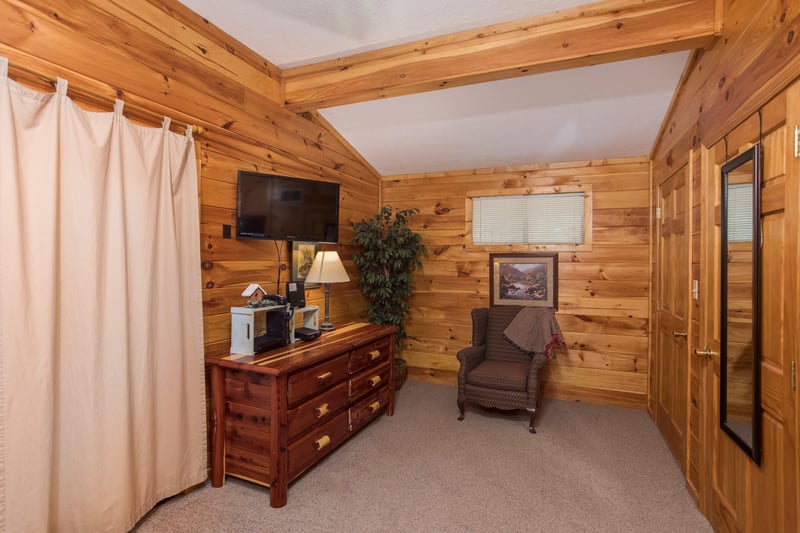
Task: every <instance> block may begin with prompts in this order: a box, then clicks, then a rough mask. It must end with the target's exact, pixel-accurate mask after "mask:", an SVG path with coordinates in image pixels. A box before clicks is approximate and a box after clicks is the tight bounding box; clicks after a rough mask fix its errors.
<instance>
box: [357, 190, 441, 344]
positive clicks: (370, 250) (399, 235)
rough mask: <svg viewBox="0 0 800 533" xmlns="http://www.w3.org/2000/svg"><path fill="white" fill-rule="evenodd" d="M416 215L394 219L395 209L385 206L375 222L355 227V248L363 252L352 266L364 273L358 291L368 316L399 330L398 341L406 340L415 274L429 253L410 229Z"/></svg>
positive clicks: (403, 214) (404, 213)
mask: <svg viewBox="0 0 800 533" xmlns="http://www.w3.org/2000/svg"><path fill="white" fill-rule="evenodd" d="M417 213H419V209H416V208H414V209H403V210H400V211H397V212H396V213H394V216H392V207H391V206H384V207H382V208H381V210H380V212H379V213H377V214H376V215H375V216H374V217H373V218H372V219H370V220H362V221H361V222H356V223H354V224H353V230H354V231H355V236H354V237H353V244H355V245H356V246H358V247H359V248H360V252H359V253H356V254H354V255H353V263H355V265H356V267H358V270H359V271H360V273H361V276H360V277H359V282H358V284H359V288H360V289H361V292H362V293H363V294H364V296H365V297H366V298H367V300H368V301H369V305H368V307H367V314H368V315H369V319H370V321H372V322H374V323H377V324H392V325H395V326H398V327H399V328H400V331H399V335H398V336H397V339H400V338H401V337H405V336H406V331H405V327H404V319H405V317H406V316H408V315H409V314H410V313H411V307H410V306H409V305H408V302H407V300H408V297H409V296H411V293H412V291H413V282H414V275H413V273H414V270H415V269H416V268H417V267H421V266H422V259H421V256H423V255H427V253H428V249H427V248H426V247H425V245H424V244H423V242H422V236H421V235H420V234H418V233H414V232H413V231H412V230H411V229H410V228H409V227H408V219H409V218H410V217H411V216H413V215H415V214H417Z"/></svg>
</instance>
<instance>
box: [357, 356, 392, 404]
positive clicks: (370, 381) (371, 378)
mask: <svg viewBox="0 0 800 533" xmlns="http://www.w3.org/2000/svg"><path fill="white" fill-rule="evenodd" d="M387 383H389V363H388V362H385V363H382V364H380V365H379V366H376V367H374V368H373V367H370V368H367V369H366V370H363V371H362V372H361V373H359V374H358V375H356V376H353V377H352V378H350V401H351V402H354V401H356V400H358V399H359V398H361V397H363V396H364V395H365V394H369V393H370V392H372V391H376V390H378V389H381V388H385V387H386V384H387Z"/></svg>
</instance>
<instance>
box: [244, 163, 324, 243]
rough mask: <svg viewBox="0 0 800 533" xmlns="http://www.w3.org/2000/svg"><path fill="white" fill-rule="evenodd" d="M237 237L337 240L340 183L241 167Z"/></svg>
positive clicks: (278, 239) (314, 240)
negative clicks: (251, 170) (252, 170)
mask: <svg viewBox="0 0 800 533" xmlns="http://www.w3.org/2000/svg"><path fill="white" fill-rule="evenodd" d="M236 238H238V239H272V240H276V241H282V240H286V241H313V242H338V240H339V184H338V183H330V182H326V181H317V180H306V179H300V178H292V177H289V176H278V175H274V174H261V173H259V172H248V171H245V170H240V171H239V175H238V179H237V190H236Z"/></svg>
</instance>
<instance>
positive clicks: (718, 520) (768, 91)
mask: <svg viewBox="0 0 800 533" xmlns="http://www.w3.org/2000/svg"><path fill="white" fill-rule="evenodd" d="M720 1H721V4H722V6H723V24H722V35H721V36H720V38H718V39H717V40H716V41H715V42H714V43H712V45H710V46H709V47H707V48H706V49H705V50H702V51H698V52H696V53H695V54H694V56H693V58H692V60H691V62H690V65H689V67H688V68H687V71H686V73H685V79H684V82H683V83H682V85H681V87H680V90H679V93H678V94H677V95H676V98H675V100H674V102H673V105H672V108H671V110H670V112H669V113H668V115H667V117H666V118H665V122H664V127H663V130H662V132H661V134H660V137H659V139H658V141H657V144H656V147H655V149H654V151H653V154H652V160H653V182H654V186H657V185H658V184H660V183H662V182H663V181H664V180H665V179H667V178H668V177H669V176H670V175H672V174H673V173H674V172H675V170H676V169H678V168H681V167H682V166H683V165H686V164H687V162H691V163H692V164H693V167H694V169H695V170H696V172H695V174H694V175H693V191H694V194H696V196H694V200H695V201H694V203H693V221H694V223H695V224H694V227H695V228H696V229H699V231H698V232H696V233H695V234H694V235H693V242H692V258H693V270H692V277H693V279H698V280H700V281H701V285H700V301H699V303H695V304H693V308H692V326H691V327H692V332H691V333H692V334H691V336H690V338H691V339H692V344H691V346H690V348H691V349H701V350H702V349H703V348H709V347H710V348H711V349H712V350H713V351H714V352H718V351H719V349H720V348H719V345H718V344H719V343H718V335H719V319H720V317H719V310H718V306H719V288H718V287H716V286H715V284H716V283H718V270H717V269H716V268H717V267H716V266H715V264H716V262H717V261H718V260H719V258H718V250H719V248H718V246H719V237H718V231H719V228H718V223H719V218H718V217H719V215H718V214H717V215H716V219H717V220H716V224H717V226H715V221H714V218H715V212H714V211H715V208H716V209H718V208H719V184H718V183H719V179H720V177H719V170H720V165H722V164H723V163H724V162H725V161H726V160H727V159H729V158H730V157H732V156H733V155H734V154H736V153H738V151H739V150H740V149H742V148H743V147H746V146H748V145H749V143H752V142H755V141H756V140H758V138H759V131H761V133H762V134H763V135H764V162H765V172H764V177H765V183H766V184H765V189H764V194H766V195H767V198H766V199H765V200H764V201H763V202H762V206H763V208H764V209H765V216H764V218H763V225H762V228H763V229H764V232H765V234H764V244H763V248H762V253H763V254H764V256H763V257H764V259H763V262H762V268H763V269H764V277H763V279H764V293H763V300H762V306H763V308H762V312H763V318H762V328H763V329H762V332H763V335H764V336H763V338H762V345H761V347H760V348H761V352H760V356H761V360H762V364H761V371H762V387H761V398H762V406H763V407H764V409H765V411H764V416H763V417H762V424H763V427H764V440H763V459H762V464H761V465H760V466H759V465H756V464H755V463H753V462H752V461H750V460H749V458H748V457H747V456H745V455H744V453H743V452H742V451H741V450H739V449H738V448H737V447H736V446H735V445H734V444H732V441H731V440H730V439H729V438H727V436H725V435H724V434H722V432H721V431H720V430H719V428H718V422H719V419H718V415H717V412H716V411H717V408H718V393H719V384H718V383H717V381H715V379H711V376H712V375H716V374H718V371H719V364H720V363H719V354H718V353H716V354H715V355H714V356H713V357H712V359H711V360H709V361H707V362H706V361H704V360H702V359H699V358H696V357H693V356H692V355H690V353H686V357H687V358H688V359H689V360H690V364H691V369H692V370H691V383H690V387H689V395H690V402H688V405H689V406H690V407H689V409H690V417H689V420H690V422H689V423H690V426H691V427H690V432H689V447H688V456H689V457H688V459H689V461H688V465H689V466H688V468H687V472H686V474H687V480H688V485H689V487H690V492H691V494H692V495H693V497H694V498H695V499H696V500H697V502H698V505H699V507H700V509H701V510H702V511H703V512H704V513H706V515H707V516H708V517H709V519H710V520H711V522H712V525H713V526H714V528H715V529H716V530H718V531H796V530H797V525H798V516H799V515H800V495H799V492H800V491H799V490H798V478H799V477H800V476H799V474H800V470H799V469H798V464H800V457H798V438H797V435H798V432H799V431H800V419H799V418H798V409H797V391H796V390H793V389H792V388H791V385H790V376H789V374H790V372H789V367H790V364H791V362H792V361H796V350H795V349H794V346H796V343H797V336H798V333H797V331H798V329H800V328H799V327H798V320H799V318H798V317H800V313H798V312H797V308H798V300H800V289H798V283H797V281H796V280H797V276H796V270H797V264H798V260H799V259H798V252H797V243H798V240H799V239H800V237H798V227H799V226H798V216H797V205H798V194H799V193H798V186H797V185H796V184H797V183H798V177H799V176H800V174H798V169H800V165H798V163H797V161H798V159H797V158H793V157H792V155H791V152H792V149H793V147H792V145H791V137H792V128H793V127H794V126H795V125H797V124H798V121H797V118H798V116H799V115H798V113H800V106H797V102H798V101H799V99H798V97H797V95H798V94H800V86H798V85H797V84H795V86H794V88H793V89H787V88H789V87H790V86H791V85H792V83H793V82H794V81H795V80H798V78H800V42H798V36H800V3H799V2H793V1H785V0H766V1H759V2H754V1H743V0H720ZM787 93H788V96H787ZM759 110H761V111H762V113H761V116H759V114H758V111H759ZM726 154H727V156H726ZM789 206H794V207H793V208H790V207H789ZM656 268H657V269H658V268H668V265H656ZM789 272H795V274H791V275H790V274H789ZM654 298H656V299H657V298H658V295H657V294H654ZM715 337H716V339H715ZM653 357H654V358H655V359H657V358H659V357H661V354H660V353H659V352H658V350H653Z"/></svg>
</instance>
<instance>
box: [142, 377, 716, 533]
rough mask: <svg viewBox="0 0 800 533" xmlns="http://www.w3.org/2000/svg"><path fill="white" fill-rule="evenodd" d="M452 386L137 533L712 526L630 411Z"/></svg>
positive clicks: (186, 499) (417, 392) (661, 446)
mask: <svg viewBox="0 0 800 533" xmlns="http://www.w3.org/2000/svg"><path fill="white" fill-rule="evenodd" d="M457 416H458V408H457V407H456V389H455V388H453V387H447V386H442V385H432V384H427V383H420V382H416V381H408V382H406V384H405V386H404V387H403V389H401V390H400V391H398V393H397V404H396V410H395V415H394V416H393V417H386V416H383V417H380V418H379V419H377V420H375V421H374V422H372V423H371V424H370V425H369V426H368V427H366V428H365V429H364V430H363V431H361V432H360V433H359V434H357V435H355V436H354V437H352V438H351V439H350V440H349V441H347V442H345V443H344V444H343V445H342V446H341V447H340V448H339V449H338V450H336V451H335V452H334V453H333V454H332V455H330V456H329V457H328V458H327V459H325V460H324V461H323V462H321V463H320V464H318V465H317V466H316V467H314V468H312V469H311V470H310V471H308V472H307V473H306V474H305V475H304V476H302V477H301V478H300V479H298V480H296V481H295V482H294V483H292V484H290V485H289V492H288V494H289V501H288V504H287V505H286V506H285V507H283V508H280V509H273V508H271V507H270V506H269V492H268V489H267V488H265V487H261V486H258V485H254V484H251V483H248V482H245V481H240V480H237V479H235V478H231V477H229V478H228V479H227V481H226V484H225V486H224V487H222V488H218V489H215V488H212V487H211V486H210V484H209V483H206V484H205V485H203V486H202V487H201V488H199V489H197V490H194V491H192V492H190V493H189V494H187V495H184V496H176V497H174V498H172V499H169V500H167V501H165V502H163V503H162V504H160V505H159V506H158V507H156V508H155V509H154V510H153V511H151V512H150V513H149V514H148V515H147V516H146V517H144V518H143V519H142V520H141V521H140V523H139V524H138V525H137V527H136V528H135V529H134V531H137V532H140V533H146V532H187V533H188V532H192V533H197V532H209V533H210V532H215V533H218V532H250V531H253V532H268V531H270V532H271V531H280V532H306V533H315V532H339V531H341V532H417V531H419V532H423V531H424V532H428V531H431V532H433V531H436V532H472V531H492V532H494V531H497V532H505V531H526V532H539V531H541V532H554V533H560V532H594V533H597V532H647V533H657V532H665V533H667V532H668V533H678V532H706V531H712V529H711V526H710V525H709V523H708V521H707V520H706V519H705V517H703V516H702V515H701V514H700V512H699V511H698V510H697V507H696V506H695V504H694V502H693V500H692V499H691V497H690V496H689V493H688V492H687V490H686V487H685V481H684V478H683V476H682V475H681V473H680V471H679V469H678V466H677V464H676V463H675V461H674V460H673V458H672V456H671V455H670V453H669V450H668V449H667V446H666V444H665V443H664V441H663V440H662V439H661V437H660V436H659V434H658V431H657V429H656V428H655V426H654V424H653V423H652V421H651V420H650V419H649V417H648V416H647V414H646V413H645V412H643V411H636V410H630V409H622V408H616V407H603V406H596V405H590V404H584V403H579V402H568V401H560V400H549V399H545V400H543V402H542V406H541V409H540V412H539V414H538V415H537V425H536V427H537V431H538V433H537V434H535V435H532V434H530V433H529V432H528V426H527V420H528V417H527V414H526V413H524V412H519V413H518V414H504V413H499V412H493V411H488V410H483V409H481V408H479V407H474V406H471V405H470V404H468V405H467V412H466V418H465V419H464V421H463V422H458V421H457V420H456V417H457Z"/></svg>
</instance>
